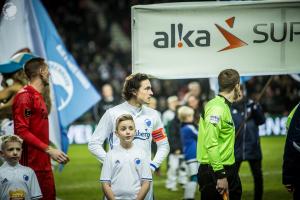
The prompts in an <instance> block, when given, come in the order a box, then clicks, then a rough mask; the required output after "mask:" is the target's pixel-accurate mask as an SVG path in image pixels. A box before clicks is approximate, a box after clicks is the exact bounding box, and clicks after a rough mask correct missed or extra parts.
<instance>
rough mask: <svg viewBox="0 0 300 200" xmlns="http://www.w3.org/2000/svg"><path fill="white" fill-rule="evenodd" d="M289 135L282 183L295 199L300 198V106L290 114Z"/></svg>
mask: <svg viewBox="0 0 300 200" xmlns="http://www.w3.org/2000/svg"><path fill="white" fill-rule="evenodd" d="M286 128H287V137H286V141H285V147H284V155H283V166H282V183H283V184H284V185H285V187H286V188H287V190H288V191H289V192H291V193H293V197H294V200H298V199H300V106H299V104H298V105H297V106H296V107H295V108H294V109H293V110H292V112H291V113H290V115H289V116H288V120H287V124H286Z"/></svg>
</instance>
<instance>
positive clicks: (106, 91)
mask: <svg viewBox="0 0 300 200" xmlns="http://www.w3.org/2000/svg"><path fill="white" fill-rule="evenodd" d="M101 91H102V92H101V95H102V96H101V100H100V101H99V103H97V104H96V105H95V106H94V107H93V116H94V120H95V122H96V123H97V122H99V120H100V119H101V117H102V115H103V114H104V113H105V111H106V110H108V109H109V108H112V107H114V106H115V105H117V104H118V103H119V101H118V100H117V98H116V97H115V96H114V90H113V87H112V85H111V84H109V83H106V84H104V85H103V86H102V89H101Z"/></svg>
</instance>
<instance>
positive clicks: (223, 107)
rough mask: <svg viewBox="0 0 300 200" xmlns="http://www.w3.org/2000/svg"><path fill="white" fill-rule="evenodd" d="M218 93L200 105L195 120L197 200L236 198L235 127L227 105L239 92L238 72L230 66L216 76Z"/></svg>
mask: <svg viewBox="0 0 300 200" xmlns="http://www.w3.org/2000/svg"><path fill="white" fill-rule="evenodd" d="M218 83H219V88H220V93H219V95H217V96H216V97H215V98H214V99H212V100H210V101H209V102H208V103H207V104H206V105H205V108H204V113H203V114H202V116H201V118H200V122H199V135H198V144H197V160H198V161H199V162H200V167H199V170H198V183H199V185H200V192H201V200H215V199H216V200H219V199H220V200H221V199H228V198H229V199H230V200H240V199H241V196H242V186H241V182H240V178H239V175H238V171H237V170H236V167H235V159H234V140H235V128H234V124H233V120H232V117H231V113H230V106H231V104H232V103H233V102H235V101H237V100H238V99H239V97H240V96H241V90H240V76H239V73H238V72H237V71H236V70H234V69H226V70H223V71H222V72H221V73H220V74H219V76H218Z"/></svg>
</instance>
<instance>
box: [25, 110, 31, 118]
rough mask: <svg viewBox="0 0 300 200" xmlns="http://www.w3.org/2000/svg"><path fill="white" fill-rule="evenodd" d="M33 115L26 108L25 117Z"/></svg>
mask: <svg viewBox="0 0 300 200" xmlns="http://www.w3.org/2000/svg"><path fill="white" fill-rule="evenodd" d="M31 114H32V112H31V110H30V109H29V108H25V110H24V116H25V117H26V118H28V117H30V116H31Z"/></svg>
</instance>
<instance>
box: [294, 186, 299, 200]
mask: <svg viewBox="0 0 300 200" xmlns="http://www.w3.org/2000/svg"><path fill="white" fill-rule="evenodd" d="M293 199H294V200H299V199H300V184H296V185H294V193H293Z"/></svg>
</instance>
